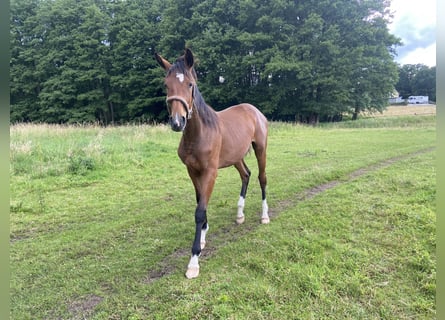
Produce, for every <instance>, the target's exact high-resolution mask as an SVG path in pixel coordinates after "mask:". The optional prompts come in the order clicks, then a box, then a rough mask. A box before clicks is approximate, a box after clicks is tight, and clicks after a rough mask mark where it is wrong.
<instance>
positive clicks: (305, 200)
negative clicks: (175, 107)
mask: <svg viewBox="0 0 445 320" xmlns="http://www.w3.org/2000/svg"><path fill="white" fill-rule="evenodd" d="M179 139H180V134H177V133H174V132H172V131H171V130H170V129H169V128H168V127H165V126H156V127H150V126H123V127H115V128H101V127H95V126H93V127H90V126H78V127H73V126H69V127H63V126H48V125H15V126H12V127H11V149H10V159H11V166H10V182H11V185H10V189H11V192H10V193H11V200H10V237H11V238H10V239H11V240H10V261H11V319H84V318H87V319H195V318H196V319H432V318H435V304H434V297H435V290H436V288H435V277H436V269H435V265H436V263H435V261H436V257H435V219H436V217H435V198H436V195H435V151H434V150H433V149H428V148H431V147H434V146H435V145H436V129H435V117H432V116H422V117H397V118H393V119H392V120H391V119H388V118H379V119H363V120H359V121H356V122H344V123H339V124H330V125H323V126H320V127H307V126H299V125H291V124H285V123H272V124H271V126H270V134H269V148H268V168H267V174H268V201H269V207H270V211H271V216H272V219H271V223H270V224H269V225H260V224H259V213H260V211H261V201H260V198H261V197H260V190H259V186H258V183H257V181H256V179H252V181H251V184H250V186H249V191H248V196H247V201H246V208H245V213H246V222H245V224H244V225H241V226H236V225H235V216H236V203H237V200H238V194H239V189H240V181H239V176H238V173H237V171H236V170H235V169H233V168H229V169H224V170H221V171H220V172H219V177H218V180H217V183H216V186H215V189H214V192H213V195H212V199H211V201H210V205H209V209H208V218H209V223H210V232H209V234H208V244H207V247H206V249H204V252H203V257H202V259H201V274H200V277H199V278H198V279H194V280H187V279H185V277H184V272H185V267H186V265H187V262H188V259H189V252H190V246H191V242H192V239H193V232H194V217H193V212H194V206H195V200H194V191H193V187H192V184H191V182H190V180H189V178H188V176H187V173H186V169H185V167H184V166H183V164H182V163H181V161H180V160H179V159H178V157H177V154H176V148H177V145H178V142H179ZM427 149H428V150H427ZM419 150H424V151H423V152H420V153H416V152H417V151H419ZM388 159H392V161H391V162H387V160H388ZM247 163H248V165H249V167H250V169H251V171H252V176H253V177H255V176H256V175H257V168H256V166H255V157H254V156H253V154H252V155H249V156H248V157H247ZM357 170H362V171H360V174H358V173H357ZM354 172H355V173H356V174H353V175H352V176H351V173H354ZM333 181H336V184H335V185H334V184H330V185H329V184H328V185H326V186H325V190H319V191H317V192H314V193H313V194H312V195H313V196H311V197H309V196H307V193H306V192H307V191H308V190H310V189H311V188H312V190H314V189H313V188H315V187H317V186H320V185H323V184H327V183H330V182H331V183H332V182H333Z"/></svg>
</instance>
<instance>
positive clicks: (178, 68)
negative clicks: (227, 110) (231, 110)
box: [167, 56, 218, 128]
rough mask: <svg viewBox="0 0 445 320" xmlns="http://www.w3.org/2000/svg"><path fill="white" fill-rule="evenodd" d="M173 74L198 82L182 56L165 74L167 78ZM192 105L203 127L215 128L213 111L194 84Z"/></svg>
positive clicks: (215, 120)
mask: <svg viewBox="0 0 445 320" xmlns="http://www.w3.org/2000/svg"><path fill="white" fill-rule="evenodd" d="M173 72H175V73H176V72H178V73H182V74H184V76H186V77H189V78H192V79H193V80H194V81H195V82H197V80H198V76H197V75H196V71H195V68H193V67H192V68H190V69H189V68H188V67H187V66H186V65H185V61H184V56H181V57H179V58H178V59H177V60H176V62H175V63H174V64H173V65H172V66H171V68H170V69H169V70H168V72H167V76H169V75H170V74H171V73H173ZM193 105H194V107H195V109H196V111H197V112H198V114H199V117H200V118H201V120H202V122H203V123H204V125H206V126H208V127H210V128H216V127H217V123H218V117H217V115H216V112H215V110H213V109H212V108H211V107H210V106H209V105H208V104H207V103H206V102H205V101H204V98H203V96H202V95H201V92H200V91H199V89H198V85H197V84H195V85H194V87H193Z"/></svg>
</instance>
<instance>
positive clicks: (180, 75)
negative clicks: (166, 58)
mask: <svg viewBox="0 0 445 320" xmlns="http://www.w3.org/2000/svg"><path fill="white" fill-rule="evenodd" d="M176 78H178V80H179V82H181V83H183V82H184V74H183V73H179V72H177V73H176Z"/></svg>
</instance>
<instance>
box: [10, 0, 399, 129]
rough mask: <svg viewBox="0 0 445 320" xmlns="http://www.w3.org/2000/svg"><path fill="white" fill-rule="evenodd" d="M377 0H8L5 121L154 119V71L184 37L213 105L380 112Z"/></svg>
mask: <svg viewBox="0 0 445 320" xmlns="http://www.w3.org/2000/svg"><path fill="white" fill-rule="evenodd" d="M387 9H388V3H387V1H385V0H367V1H345V0H333V1H332V0H329V1H328V0H322V1H311V0H306V1H290V0H275V1H265V0H233V1H228V0H205V1H202V0H201V1H198V0H182V1H177V0H162V1H161V0H145V1H143V0H135V1H121V0H117V1H115V0H12V2H11V76H10V77H11V121H13V122H17V121H45V122H63V123H65V122H83V121H88V122H90V121H99V122H101V123H104V124H108V123H116V122H125V121H134V120H138V119H139V120H144V121H145V120H155V121H163V120H165V117H166V111H165V106H164V99H165V97H164V92H163V89H162V71H161V70H160V68H158V67H157V65H156V64H155V61H154V59H153V57H152V55H153V53H154V52H155V51H157V52H160V53H161V54H162V55H164V56H165V57H167V58H169V59H170V60H174V59H175V58H176V57H177V56H178V55H179V54H180V53H181V52H182V50H183V49H184V47H185V46H187V47H190V48H191V49H192V50H193V51H194V52H195V56H196V57H198V65H197V71H198V76H199V81H200V82H199V85H200V89H201V91H202V92H203V95H204V97H205V98H206V100H207V102H208V103H209V104H210V105H212V106H213V107H214V108H215V109H217V110H220V109H223V108H225V107H227V106H229V105H233V104H236V103H240V102H250V103H253V104H255V105H257V106H258V107H259V108H260V109H261V110H262V111H263V112H264V113H265V114H266V115H267V116H268V117H269V118H270V119H277V120H278V119H279V120H297V121H302V122H311V123H316V122H318V121H320V120H321V121H326V120H333V119H335V118H338V117H339V116H340V115H342V114H345V113H351V114H353V115H355V116H357V115H358V113H359V112H360V111H362V110H367V109H368V110H369V109H376V110H382V108H384V107H385V106H386V102H387V98H388V96H389V94H390V93H391V92H392V91H393V88H394V84H395V83H396V81H397V77H398V72H397V65H396V64H395V62H394V61H393V60H394V59H393V57H394V48H395V46H396V45H399V44H400V43H399V40H398V39H397V38H395V37H394V36H392V35H391V34H389V32H388V29H387V23H388V19H389V17H388V14H387Z"/></svg>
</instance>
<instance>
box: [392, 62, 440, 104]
mask: <svg viewBox="0 0 445 320" xmlns="http://www.w3.org/2000/svg"><path fill="white" fill-rule="evenodd" d="M398 71H399V81H398V82H397V84H396V90H397V91H398V92H399V95H400V96H402V97H403V98H404V99H406V98H408V97H409V96H428V97H429V100H430V101H436V67H431V68H430V67H428V66H426V65H423V64H405V65H403V66H399V68H398Z"/></svg>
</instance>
